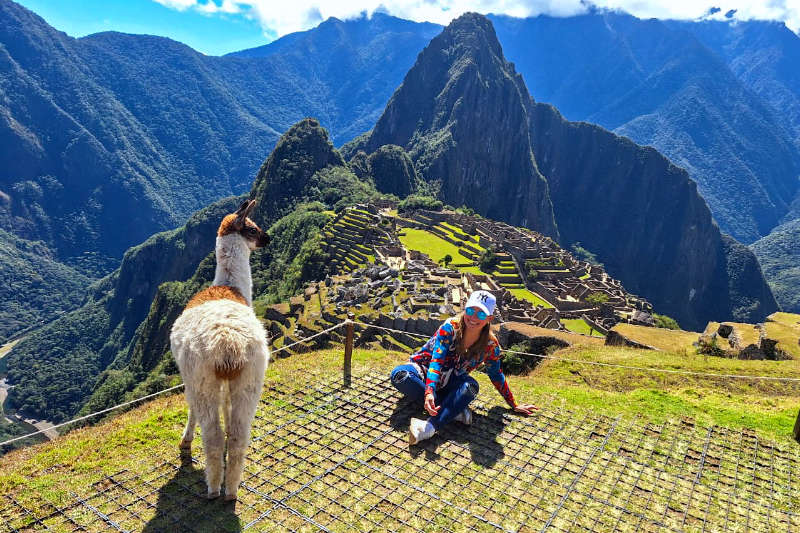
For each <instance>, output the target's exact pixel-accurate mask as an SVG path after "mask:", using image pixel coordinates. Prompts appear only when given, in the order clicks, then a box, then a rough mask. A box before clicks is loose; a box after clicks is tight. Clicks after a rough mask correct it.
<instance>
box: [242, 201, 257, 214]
mask: <svg viewBox="0 0 800 533" xmlns="http://www.w3.org/2000/svg"><path fill="white" fill-rule="evenodd" d="M245 202H247V200H245ZM242 205H244V204H242ZM255 206H256V201H255V200H250V201H249V202H248V203H247V207H245V209H244V215H243V217H244V218H247V217H249V216H250V213H252V212H253V208H254V207H255Z"/></svg>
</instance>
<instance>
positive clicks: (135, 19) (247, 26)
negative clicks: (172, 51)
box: [15, 0, 277, 55]
mask: <svg viewBox="0 0 800 533" xmlns="http://www.w3.org/2000/svg"><path fill="white" fill-rule="evenodd" d="M15 1H17V2H18V3H19V4H22V5H23V6H25V7H27V8H28V9H30V10H31V11H33V12H34V13H36V14H37V15H39V16H40V17H42V18H43V19H45V20H46V21H47V23H48V24H50V25H51V26H53V27H54V28H56V29H58V30H61V31H63V32H65V33H67V34H68V35H71V36H73V37H82V36H84V35H89V34H92V33H97V32H101V31H109V30H113V31H119V32H123V33H139V34H141V33H146V34H150V35H161V36H164V37H169V38H171V39H174V40H176V41H180V42H182V43H184V44H187V45H189V46H191V47H192V48H194V49H195V50H198V51H200V52H203V53H204V54H208V55H222V54H226V53H228V52H234V51H236V50H244V49H245V48H253V47H255V46H261V45H263V44H267V43H268V42H270V41H271V40H273V39H275V38H276V37H277V34H275V33H274V32H269V31H268V30H265V29H264V28H262V26H261V24H260V22H259V21H258V20H257V19H255V18H248V17H245V16H242V15H241V14H223V13H218V14H213V15H207V14H203V13H201V12H199V11H197V10H193V9H187V10H184V11H178V10H176V9H173V8H170V7H166V6H164V5H161V4H159V3H157V2H154V1H153V0H15Z"/></svg>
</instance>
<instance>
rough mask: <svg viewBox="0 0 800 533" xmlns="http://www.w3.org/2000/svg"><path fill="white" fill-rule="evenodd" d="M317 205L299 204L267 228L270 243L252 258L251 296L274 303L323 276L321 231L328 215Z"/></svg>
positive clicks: (327, 258) (324, 263) (323, 208)
mask: <svg viewBox="0 0 800 533" xmlns="http://www.w3.org/2000/svg"><path fill="white" fill-rule="evenodd" d="M324 210H325V206H324V205H322V204H320V203H318V202H317V203H311V204H301V205H299V206H297V208H296V209H295V211H294V212H292V213H290V214H288V215H286V216H285V217H283V218H281V219H280V220H279V221H278V222H276V223H275V224H274V225H273V226H272V227H271V228H270V229H269V235H270V243H269V245H268V246H267V247H265V248H264V249H263V250H258V251H256V252H254V253H253V256H252V261H251V262H252V272H253V294H255V295H257V298H258V299H259V300H262V301H266V302H270V303H277V302H279V301H282V300H286V299H288V298H289V296H293V295H294V294H296V293H297V292H298V291H299V290H300V288H301V287H302V284H303V282H305V281H308V280H311V279H322V278H324V277H325V272H326V268H325V267H326V264H327V262H328V260H329V257H328V255H327V254H326V253H325V252H324V251H323V250H322V246H321V244H322V234H321V233H320V231H321V229H322V228H323V227H324V226H325V224H327V223H328V221H329V220H330V216H329V215H327V214H325V213H324Z"/></svg>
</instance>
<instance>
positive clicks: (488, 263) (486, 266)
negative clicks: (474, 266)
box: [478, 250, 500, 273]
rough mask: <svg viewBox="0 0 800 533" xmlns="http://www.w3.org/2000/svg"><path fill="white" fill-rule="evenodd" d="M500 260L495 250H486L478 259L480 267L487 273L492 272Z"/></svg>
mask: <svg viewBox="0 0 800 533" xmlns="http://www.w3.org/2000/svg"><path fill="white" fill-rule="evenodd" d="M499 262H500V258H498V257H497V255H496V254H495V253H494V250H485V251H484V252H483V253H482V254H481V256H480V259H478V267H479V268H480V269H481V270H483V271H484V272H486V273H491V272H492V270H494V267H496V266H497V264H498V263H499Z"/></svg>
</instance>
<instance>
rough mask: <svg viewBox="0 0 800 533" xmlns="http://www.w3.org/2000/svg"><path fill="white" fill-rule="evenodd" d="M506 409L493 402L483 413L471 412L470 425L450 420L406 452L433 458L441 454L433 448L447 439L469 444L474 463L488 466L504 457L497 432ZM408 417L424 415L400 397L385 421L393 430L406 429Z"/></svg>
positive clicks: (418, 407)
mask: <svg viewBox="0 0 800 533" xmlns="http://www.w3.org/2000/svg"><path fill="white" fill-rule="evenodd" d="M507 411H508V410H507V409H505V408H503V407H501V406H499V405H496V406H494V407H492V408H491V409H489V412H488V413H487V414H486V415H481V414H478V413H477V412H474V413H473V415H474V416H473V421H472V425H470V426H465V425H464V424H462V423H460V422H451V423H450V424H448V425H447V426H446V427H444V428H443V429H442V430H441V431H440V432H439V433H438V434H436V435H434V437H433V438H432V439H430V440H427V441H425V442H422V443H420V444H418V445H416V446H411V447H410V448H409V453H410V454H411V455H412V456H413V457H416V456H418V455H419V454H421V453H425V456H426V458H427V459H429V460H431V461H437V460H439V458H440V457H441V456H440V455H439V454H438V453H437V452H436V449H437V448H438V447H439V446H440V445H441V444H442V443H444V442H446V441H448V440H449V441H454V442H457V443H459V444H461V445H464V446H465V447H467V448H469V451H470V455H471V456H472V461H473V462H474V463H475V464H478V465H481V466H483V467H486V468H491V467H492V466H494V465H495V464H496V463H497V461H499V460H500V459H502V458H503V457H505V452H504V451H503V446H502V445H501V444H500V443H498V442H497V436H498V435H499V434H500V433H501V432H502V431H503V427H504V426H505V424H506V422H505V421H504V419H503V414H504V413H506V412H507ZM411 417H420V418H424V413H423V411H422V407H421V405H417V404H413V403H411V402H409V401H408V400H406V399H405V398H402V399H400V400H399V401H398V402H397V407H395V410H394V412H393V413H392V414H391V416H390V417H389V424H390V425H391V426H392V427H393V428H394V429H396V430H399V431H408V424H409V420H411Z"/></svg>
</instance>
